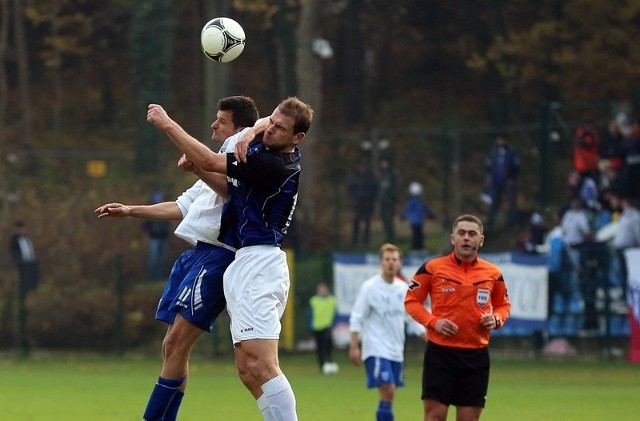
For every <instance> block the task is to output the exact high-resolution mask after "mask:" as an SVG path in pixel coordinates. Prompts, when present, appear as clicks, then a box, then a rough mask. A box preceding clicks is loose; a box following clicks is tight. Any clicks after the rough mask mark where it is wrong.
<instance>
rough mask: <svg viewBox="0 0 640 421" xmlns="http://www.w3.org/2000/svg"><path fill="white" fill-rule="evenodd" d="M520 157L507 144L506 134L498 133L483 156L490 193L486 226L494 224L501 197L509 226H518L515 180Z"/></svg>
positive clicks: (491, 226) (489, 227) (518, 172)
mask: <svg viewBox="0 0 640 421" xmlns="http://www.w3.org/2000/svg"><path fill="white" fill-rule="evenodd" d="M520 166H521V162H520V157H519V156H518V153H517V152H516V151H515V150H514V149H513V148H511V146H510V145H509V144H508V139H507V135H506V134H504V133H500V134H498V135H497V136H496V139H495V145H494V146H493V147H492V148H491V149H490V150H489V153H488V154H487V156H486V157H485V160H484V167H485V170H486V173H487V186H488V187H489V192H490V194H491V205H490V207H489V215H488V218H487V225H486V228H488V229H492V228H493V227H494V225H495V220H496V214H497V213H498V211H499V210H500V206H501V205H502V199H503V197H504V198H506V201H507V204H508V206H509V214H508V222H507V225H508V226H509V227H516V226H519V218H518V213H519V212H518V198H517V190H516V180H517V178H518V175H519V174H520Z"/></svg>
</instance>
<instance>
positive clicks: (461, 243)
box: [451, 221, 484, 261]
mask: <svg viewBox="0 0 640 421" xmlns="http://www.w3.org/2000/svg"><path fill="white" fill-rule="evenodd" d="M483 242H484V235H482V233H481V232H480V227H479V226H478V224H476V223H474V222H470V221H460V222H458V225H456V228H455V229H454V230H453V232H452V233H451V244H452V245H453V249H454V251H455V253H456V256H458V258H459V259H460V260H465V261H472V260H473V259H475V257H476V255H477V254H478V249H479V248H480V247H482V243H483Z"/></svg>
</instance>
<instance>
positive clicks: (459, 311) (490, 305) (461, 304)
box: [405, 215, 511, 420]
mask: <svg viewBox="0 0 640 421" xmlns="http://www.w3.org/2000/svg"><path fill="white" fill-rule="evenodd" d="M483 242H484V235H483V226H482V221H481V220H480V219H479V218H478V217H476V216H474V215H462V216H459V217H458V218H457V219H456V220H455V222H454V223H453V228H452V232H451V244H452V245H453V251H452V252H451V253H449V254H446V255H443V256H439V257H435V258H433V259H430V260H428V261H427V262H426V263H425V264H423V265H422V266H421V267H420V268H419V269H418V271H417V272H416V274H415V275H414V276H413V278H412V279H411V282H410V286H409V291H407V294H406V297H405V309H406V310H407V313H409V315H411V317H413V318H414V319H415V320H416V321H417V322H418V323H420V324H422V325H423V326H425V327H426V328H427V337H428V340H429V341H428V343H427V347H426V350H425V356H424V366H423V375H422V400H423V404H424V419H425V420H445V419H446V418H447V412H448V410H449V406H450V405H454V406H455V407H456V418H457V419H458V420H477V419H478V418H479V417H480V414H481V413H482V410H483V408H484V406H485V401H486V396H487V390H488V387H489V350H488V348H487V345H488V344H489V337H490V336H491V331H492V330H494V329H499V328H500V327H502V326H503V325H504V323H505V321H506V320H507V319H508V317H509V314H510V312H511V303H510V302H509V297H508V294H507V287H506V284H505V282H504V279H503V277H502V273H501V271H500V269H499V268H498V267H497V266H496V265H494V264H492V263H489V262H488V261H486V260H483V259H481V258H480V257H478V250H479V249H480V247H482V244H483ZM427 297H429V299H430V304H431V306H430V307H431V310H428V309H427V308H426V307H425V301H426V299H427Z"/></svg>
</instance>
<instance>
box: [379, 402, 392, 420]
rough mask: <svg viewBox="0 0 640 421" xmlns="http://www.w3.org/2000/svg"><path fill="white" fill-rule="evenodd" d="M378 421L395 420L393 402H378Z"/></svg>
mask: <svg viewBox="0 0 640 421" xmlns="http://www.w3.org/2000/svg"><path fill="white" fill-rule="evenodd" d="M376 421H393V407H392V406H391V402H387V401H380V402H379V403H378V412H376Z"/></svg>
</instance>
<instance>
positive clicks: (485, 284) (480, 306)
mask: <svg viewBox="0 0 640 421" xmlns="http://www.w3.org/2000/svg"><path fill="white" fill-rule="evenodd" d="M427 296H429V297H430V300H431V312H429V311H428V310H427V309H426V308H425V305H424V303H425V300H426V299H427ZM404 305H405V308H406V310H407V313H409V314H410V315H411V317H413V318H414V319H415V320H416V321H418V323H420V324H422V325H424V326H426V327H427V328H428V331H427V335H428V337H429V340H430V341H432V342H435V343H437V344H439V345H444V346H449V347H454V348H482V347H485V346H487V344H488V343H489V336H490V331H489V330H488V329H486V328H485V327H483V326H481V325H480V318H481V317H482V315H483V314H486V313H493V314H494V315H495V316H497V317H498V318H499V320H500V326H503V325H504V322H505V321H506V320H507V318H508V317H509V314H510V312H511V303H510V302H509V296H508V295H507V287H506V285H505V282H504V279H503V278H502V273H501V272H500V269H498V267H497V266H496V265H494V264H492V263H489V262H487V261H486V260H483V259H480V258H476V260H474V261H473V262H471V263H468V262H463V261H461V260H459V259H458V258H456V256H455V253H453V252H452V253H451V254H448V255H444V256H440V257H435V258H433V259H431V260H429V261H428V262H427V263H425V264H424V265H423V266H422V267H420V269H418V271H417V272H416V274H415V275H414V276H413V278H412V279H411V283H410V286H409V291H407V295H406V297H405V300H404ZM443 318H444V319H449V320H451V321H452V322H453V323H455V324H456V325H458V332H457V333H456V334H455V335H454V336H446V335H442V334H440V333H438V332H436V330H435V329H434V326H435V323H436V321H437V320H438V319H443Z"/></svg>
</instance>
